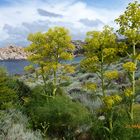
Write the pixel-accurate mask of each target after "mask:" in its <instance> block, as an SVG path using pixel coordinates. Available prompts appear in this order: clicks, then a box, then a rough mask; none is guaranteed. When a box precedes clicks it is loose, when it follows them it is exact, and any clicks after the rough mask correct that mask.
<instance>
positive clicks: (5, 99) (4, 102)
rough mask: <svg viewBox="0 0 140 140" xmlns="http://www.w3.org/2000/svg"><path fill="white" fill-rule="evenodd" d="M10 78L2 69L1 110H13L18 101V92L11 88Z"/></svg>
mask: <svg viewBox="0 0 140 140" xmlns="http://www.w3.org/2000/svg"><path fill="white" fill-rule="evenodd" d="M9 80H10V77H9V76H7V72H6V71H5V70H4V69H3V68H0V109H7V108H11V107H13V105H14V102H15V100H16V99H17V95H16V92H15V91H14V90H13V89H12V88H10V87H9V85H8V83H9Z"/></svg>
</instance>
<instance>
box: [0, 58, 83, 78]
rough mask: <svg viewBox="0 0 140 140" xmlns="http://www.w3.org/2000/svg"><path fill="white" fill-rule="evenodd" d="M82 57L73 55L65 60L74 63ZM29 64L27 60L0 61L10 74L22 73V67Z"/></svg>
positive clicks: (0, 65) (0, 64)
mask: <svg viewBox="0 0 140 140" xmlns="http://www.w3.org/2000/svg"><path fill="white" fill-rule="evenodd" d="M81 59H83V57H82V56H79V57H75V58H74V59H73V60H72V61H67V62H66V63H68V64H75V63H79V62H80V61H81ZM29 64H30V62H29V61H27V60H3V61H0V67H4V68H6V69H7V71H8V73H9V74H10V75H15V74H20V75H22V74H24V73H25V72H24V67H25V66H28V65H29Z"/></svg>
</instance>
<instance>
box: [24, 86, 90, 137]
mask: <svg viewBox="0 0 140 140" xmlns="http://www.w3.org/2000/svg"><path fill="white" fill-rule="evenodd" d="M48 88H49V87H48ZM58 92H59V94H58ZM42 93H43V90H42V88H41V87H36V88H35V89H34V90H33V94H32V97H31V99H30V102H29V104H28V105H27V106H26V109H27V112H28V115H29V116H30V117H31V120H32V123H33V126H34V128H36V129H41V130H42V132H44V128H45V127H46V128H48V134H49V135H50V136H57V137H68V138H73V137H74V135H75V134H74V132H75V131H76V130H77V129H80V128H81V126H85V124H86V125H88V123H89V122H90V115H89V112H88V110H87V109H86V108H85V107H83V106H82V105H81V104H80V103H77V102H72V101H71V100H70V99H69V98H68V97H67V96H65V95H64V93H63V91H62V90H61V89H60V88H59V90H57V96H55V97H53V98H49V99H48V98H47V97H45V96H43V94H42ZM60 93H61V95H60ZM62 93H63V94H62ZM45 135H46V134H45Z"/></svg>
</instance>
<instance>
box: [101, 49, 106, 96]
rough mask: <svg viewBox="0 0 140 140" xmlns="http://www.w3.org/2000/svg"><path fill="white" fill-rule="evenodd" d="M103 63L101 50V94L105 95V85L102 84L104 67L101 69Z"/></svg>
mask: <svg viewBox="0 0 140 140" xmlns="http://www.w3.org/2000/svg"><path fill="white" fill-rule="evenodd" d="M103 63H104V59H103V51H102V50H101V88H102V94H103V96H104V97H105V96H106V94H105V86H104V69H103Z"/></svg>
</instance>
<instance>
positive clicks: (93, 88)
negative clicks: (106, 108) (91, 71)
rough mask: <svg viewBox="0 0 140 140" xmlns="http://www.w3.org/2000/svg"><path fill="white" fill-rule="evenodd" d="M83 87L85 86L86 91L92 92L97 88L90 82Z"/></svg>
mask: <svg viewBox="0 0 140 140" xmlns="http://www.w3.org/2000/svg"><path fill="white" fill-rule="evenodd" d="M84 86H85V88H86V89H88V90H92V91H95V90H96V88H97V85H96V83H92V82H88V83H86V84H85V85H84Z"/></svg>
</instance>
